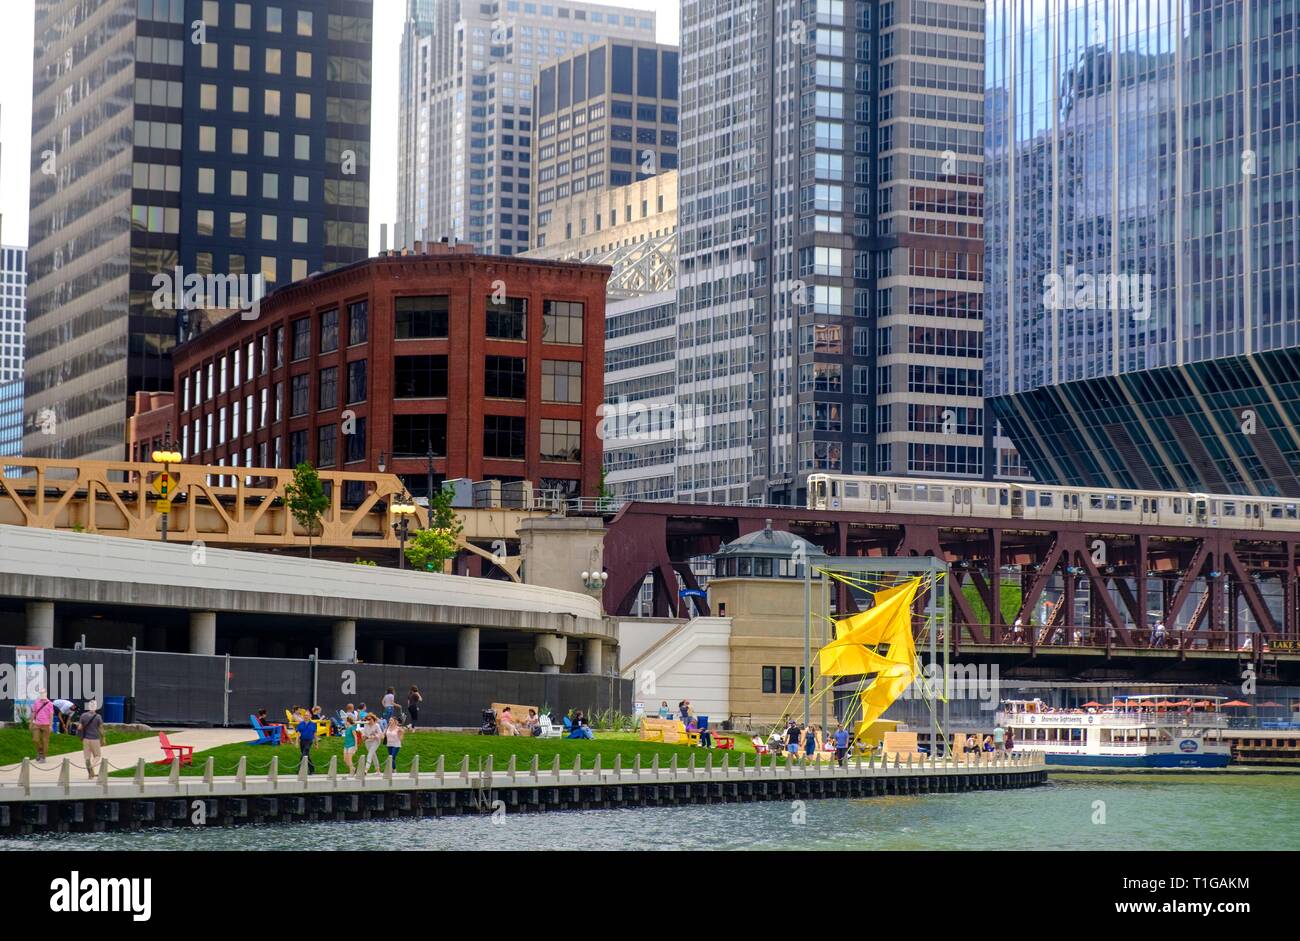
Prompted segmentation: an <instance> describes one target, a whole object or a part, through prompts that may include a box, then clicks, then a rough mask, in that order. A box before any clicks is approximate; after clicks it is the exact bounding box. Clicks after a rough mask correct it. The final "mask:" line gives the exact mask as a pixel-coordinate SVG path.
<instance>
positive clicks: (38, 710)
mask: <svg viewBox="0 0 1300 941" xmlns="http://www.w3.org/2000/svg"><path fill="white" fill-rule="evenodd" d="M76 708H77V707H76V704H75V703H73V702H72V701H71V700H67V699H50V698H49V697H48V696H46V694H45V690H43V689H42V690H41V691H40V692H38V693H37V694H36V699H34V700H33V701H32V708H31V714H30V716H29V719H28V723H29V725H30V726H31V731H32V744H33V745H34V746H35V748H36V763H37V764H38V765H40V764H44V763H45V759H46V758H48V757H49V756H50V737H51V735H52V734H53V733H54V732H55V731H56V730H57V731H60V732H62V733H63V734H65V735H69V734H75V735H77V736H78V737H79V738H80V739H81V753H82V755H83V757H84V758H85V760H86V774H87V776H88V777H91V778H93V777H94V776H95V765H96V763H97V762H98V761H99V760H100V757H101V749H102V748H103V744H104V717H103V716H101V715H100V714H99V703H97V702H96V701H95V700H93V699H91V700H89V701H88V702H87V703H86V707H85V709H83V710H82V712H81V715H80V716H76V715H75V713H76Z"/></svg>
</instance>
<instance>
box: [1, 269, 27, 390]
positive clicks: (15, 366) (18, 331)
mask: <svg viewBox="0 0 1300 941" xmlns="http://www.w3.org/2000/svg"><path fill="white" fill-rule="evenodd" d="M26 311H27V249H25V248H21V247H19V246H16V245H4V246H0V382H10V381H12V380H14V379H21V378H22V375H23V326H24V319H25V317H26Z"/></svg>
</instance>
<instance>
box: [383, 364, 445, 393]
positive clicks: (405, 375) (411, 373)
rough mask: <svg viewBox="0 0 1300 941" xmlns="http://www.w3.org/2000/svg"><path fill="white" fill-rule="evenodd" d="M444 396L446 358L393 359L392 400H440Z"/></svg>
mask: <svg viewBox="0 0 1300 941" xmlns="http://www.w3.org/2000/svg"><path fill="white" fill-rule="evenodd" d="M446 396H447V357H446V356H397V357H394V358H393V398H397V399H440V398H446Z"/></svg>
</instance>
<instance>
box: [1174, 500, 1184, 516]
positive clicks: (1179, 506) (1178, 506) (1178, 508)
mask: <svg viewBox="0 0 1300 941" xmlns="http://www.w3.org/2000/svg"><path fill="white" fill-rule="evenodd" d="M1174 512H1175V513H1181V512H1183V501H1182V498H1180V497H1174Z"/></svg>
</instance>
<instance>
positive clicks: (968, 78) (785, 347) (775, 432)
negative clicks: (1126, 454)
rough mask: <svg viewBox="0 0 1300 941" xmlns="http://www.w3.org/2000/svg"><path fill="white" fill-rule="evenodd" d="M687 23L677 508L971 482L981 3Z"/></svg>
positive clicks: (748, 11) (977, 364)
mask: <svg viewBox="0 0 1300 941" xmlns="http://www.w3.org/2000/svg"><path fill="white" fill-rule="evenodd" d="M682 11H683V12H682V16H683V19H682V156H681V162H682V166H681V171H680V176H681V183H680V193H681V205H680V209H679V214H680V239H681V245H680V254H681V287H680V299H681V304H680V310H679V338H680V341H681V352H680V365H679V383H678V395H679V399H680V400H681V402H682V404H683V405H689V406H693V407H697V408H700V409H703V410H704V411H705V412H706V413H707V414H709V415H710V416H712V418H713V421H714V424H713V426H712V427H711V428H710V429H709V434H708V441H707V442H706V444H705V446H704V447H703V448H702V449H701V450H699V451H697V452H694V453H683V452H681V451H679V452H678V489H679V492H680V493H681V494H682V496H683V497H684V498H686V499H693V500H697V501H704V502H717V501H723V500H726V501H734V500H740V499H751V500H752V499H759V500H765V501H770V502H776V503H788V502H795V503H799V502H802V501H803V500H804V499H805V482H806V479H807V475H808V474H810V473H816V472H819V471H834V472H843V473H862V474H865V473H879V474H905V475H906V474H912V475H924V476H951V477H964V478H978V477H981V476H983V475H984V474H985V472H986V462H985V460H984V450H985V423H984V419H983V408H982V373H981V356H982V352H983V347H982V324H981V317H982V313H983V307H982V291H981V287H982V285H981V278H982V250H983V245H982V241H981V237H982V232H981V218H980V209H981V185H980V172H981V163H982V159H983V124H982V119H983V96H982V89H983V73H982V59H983V45H982V39H981V36H982V29H983V4H982V3H981V2H979V0H950V2H942V3H940V2H930V0H893V2H889V3H883V4H868V3H846V2H843V0H812V2H802V3H800V2H796V0H722V2H708V3H705V2H698V0H685V2H684V3H683V7H682Z"/></svg>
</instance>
